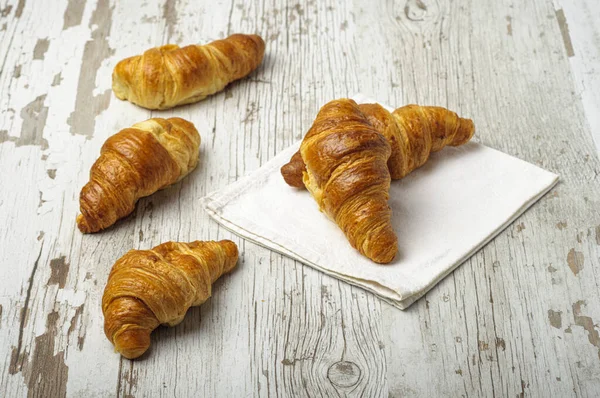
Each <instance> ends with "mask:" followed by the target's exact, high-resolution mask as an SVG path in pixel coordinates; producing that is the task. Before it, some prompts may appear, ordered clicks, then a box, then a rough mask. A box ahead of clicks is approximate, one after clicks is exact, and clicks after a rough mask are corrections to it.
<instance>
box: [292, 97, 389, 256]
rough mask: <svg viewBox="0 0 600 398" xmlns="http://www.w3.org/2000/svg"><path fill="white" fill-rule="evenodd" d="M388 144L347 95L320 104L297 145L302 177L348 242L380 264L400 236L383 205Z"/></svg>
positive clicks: (386, 184) (386, 189) (386, 208)
mask: <svg viewBox="0 0 600 398" xmlns="http://www.w3.org/2000/svg"><path fill="white" fill-rule="evenodd" d="M391 152H392V151H391V147H390V144H389V143H388V141H387V140H386V138H385V137H384V136H383V135H382V134H380V133H379V132H378V131H377V130H376V129H375V128H374V127H373V126H372V125H371V123H369V121H368V119H367V117H366V116H365V115H364V114H363V113H362V112H361V110H360V108H359V107H358V105H357V104H356V103H355V102H354V101H352V100H348V99H341V100H336V101H331V102H329V103H328V104H326V105H325V106H323V107H322V108H321V110H320V111H319V114H318V115H317V118H316V119H315V121H314V123H313V125H312V127H311V128H310V130H309V131H308V133H307V134H306V136H305V137H304V140H303V141H302V145H301V146H300V153H301V156H302V159H303V160H304V162H305V163H306V171H305V172H304V173H303V182H304V185H305V186H306V188H307V189H308V190H309V191H310V193H311V194H312V196H313V197H314V198H315V200H316V201H317V203H318V205H319V208H320V209H321V211H323V212H324V213H325V214H326V215H327V216H328V217H329V218H331V219H332V220H333V221H334V222H335V223H336V224H337V225H338V226H339V227H340V228H341V229H342V231H343V232H344V234H345V235H346V237H347V238H348V240H349V242H350V244H351V245H352V246H353V247H354V248H356V249H357V250H358V251H359V252H360V253H362V254H363V255H365V256H367V257H368V258H370V259H372V260H373V261H375V262H378V263H388V262H390V261H392V260H393V258H394V256H395V255H396V252H397V251H398V240H397V238H396V234H395V233H394V231H393V229H392V223H391V215H392V212H391V210H390V208H389V206H388V204H387V201H388V198H389V189H390V172H389V170H388V168H387V160H388V159H389V157H390V154H391Z"/></svg>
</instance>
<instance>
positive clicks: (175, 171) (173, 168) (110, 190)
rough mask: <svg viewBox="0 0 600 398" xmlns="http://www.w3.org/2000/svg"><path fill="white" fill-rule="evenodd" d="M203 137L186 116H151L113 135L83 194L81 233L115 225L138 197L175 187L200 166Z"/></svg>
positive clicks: (101, 151)
mask: <svg viewBox="0 0 600 398" xmlns="http://www.w3.org/2000/svg"><path fill="white" fill-rule="evenodd" d="M199 147H200V135H199V134H198V131H197V130H196V128H195V127H194V125H193V124H192V123H190V122H188V121H186V120H184V119H180V118H170V119H160V118H154V119H149V120H146V121H144V122H141V123H137V124H134V125H133V126H132V127H130V128H126V129H123V130H121V131H119V132H118V133H117V134H115V135H113V136H112V137H109V138H108V139H107V140H106V142H105V143H104V145H103V146H102V149H101V150H100V157H99V158H98V159H97V160H96V162H95V163H94V165H93V166H92V169H91V170H90V180H89V182H88V183H87V184H86V185H85V186H84V187H83V188H82V190H81V194H80V195H79V205H80V210H81V214H80V215H78V216H77V226H78V227H79V230H80V231H81V232H83V233H90V232H97V231H100V230H102V229H104V228H107V227H109V226H111V225H113V224H114V223H115V222H116V221H117V220H118V219H120V218H122V217H125V216H127V215H128V214H129V213H131V212H132V211H133V209H134V208H135V203H136V202H137V201H138V199H140V198H142V197H144V196H148V195H150V194H152V193H154V192H156V191H158V190H159V189H163V188H165V187H167V186H168V185H171V184H173V183H175V182H177V181H179V180H181V179H182V178H183V177H185V176H186V175H187V174H189V173H190V172H191V171H192V170H193V169H194V168H195V167H196V165H197V164H198V149H199Z"/></svg>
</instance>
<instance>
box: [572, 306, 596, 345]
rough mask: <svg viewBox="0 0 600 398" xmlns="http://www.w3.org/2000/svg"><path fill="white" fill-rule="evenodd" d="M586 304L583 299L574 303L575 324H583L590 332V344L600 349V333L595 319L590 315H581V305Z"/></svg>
mask: <svg viewBox="0 0 600 398" xmlns="http://www.w3.org/2000/svg"><path fill="white" fill-rule="evenodd" d="M585 304H586V302H585V301H583V300H579V301H578V302H576V303H574V304H573V320H574V321H575V325H577V326H581V327H582V328H583V329H584V330H585V331H586V332H587V333H588V340H589V342H590V344H591V345H593V346H594V347H597V348H598V349H600V335H599V334H598V331H597V330H596V328H595V325H594V321H593V320H592V318H591V317H589V316H584V315H581V307H582V306H584V305H585ZM599 354H600V352H599Z"/></svg>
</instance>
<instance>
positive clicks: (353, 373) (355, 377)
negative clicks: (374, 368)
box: [327, 361, 361, 387]
mask: <svg viewBox="0 0 600 398" xmlns="http://www.w3.org/2000/svg"><path fill="white" fill-rule="evenodd" d="M360 375H361V371H360V368H359V367H358V365H357V364H355V363H354V362H348V361H340V362H336V363H334V364H333V365H331V366H330V367H329V370H327V378H328V379H329V381H330V382H331V384H333V385H334V386H336V387H352V386H354V385H355V384H356V383H358V381H359V380H360Z"/></svg>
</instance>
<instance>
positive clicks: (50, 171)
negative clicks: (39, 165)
mask: <svg viewBox="0 0 600 398" xmlns="http://www.w3.org/2000/svg"><path fill="white" fill-rule="evenodd" d="M46 174H48V177H50V179H52V180H54V178H55V177H56V169H48V170H46Z"/></svg>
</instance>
